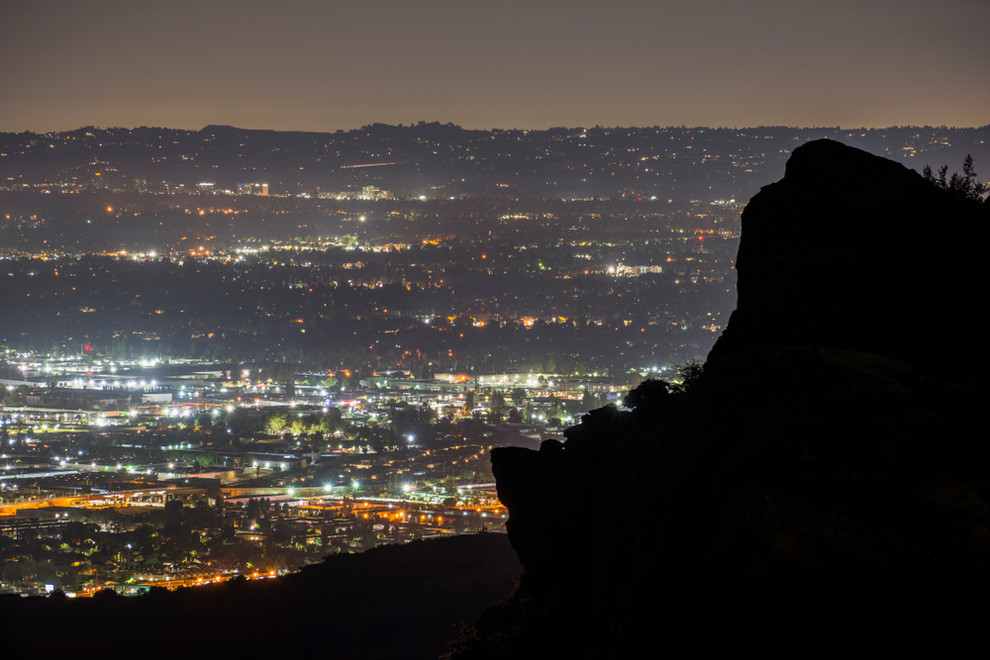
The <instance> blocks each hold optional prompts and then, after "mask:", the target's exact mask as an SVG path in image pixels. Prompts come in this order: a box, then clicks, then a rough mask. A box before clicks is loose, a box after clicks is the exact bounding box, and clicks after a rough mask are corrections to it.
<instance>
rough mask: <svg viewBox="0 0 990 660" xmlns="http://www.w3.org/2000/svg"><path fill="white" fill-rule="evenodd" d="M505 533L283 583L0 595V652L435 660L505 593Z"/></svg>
mask: <svg viewBox="0 0 990 660" xmlns="http://www.w3.org/2000/svg"><path fill="white" fill-rule="evenodd" d="M518 572H519V562H518V560H517V559H516V557H515V554H514V553H513V552H512V550H511V548H510V547H509V544H508V540H507V539H506V537H505V535H504V534H477V535H474V536H458V537H453V538H448V539H441V540H434V541H419V542H415V543H411V544H408V545H402V546H385V547H381V548H378V549H375V550H370V551H368V552H365V553H362V554H357V555H339V556H335V557H330V558H328V559H327V560H326V561H325V562H324V563H322V564H319V565H315V566H311V567H308V568H306V569H303V570H302V571H301V572H299V573H297V574H293V575H289V576H286V577H283V578H279V579H275V580H266V581H252V582H246V581H245V582H241V583H236V582H227V583H225V584H224V585H220V586H217V587H200V588H196V589H185V590H180V591H176V592H167V591H164V590H162V591H161V592H160V593H150V594H148V595H145V596H140V597H134V598H125V597H118V596H110V597H96V598H93V599H78V600H67V599H61V600H59V599H56V598H31V599H22V598H18V597H6V598H4V599H2V600H0V630H2V635H0V656H2V657H3V658H11V659H13V658H53V657H66V658H70V657H73V658H125V657H143V658H147V657H152V658H165V657H168V658H183V659H187V658H212V659H216V658H235V657H241V658H289V657H300V658H303V657H305V658H314V657H315V658H361V659H374V658H380V659H385V658H388V659H392V658H410V659H420V658H423V659H426V658H436V657H437V656H438V655H439V654H440V653H441V652H443V650H444V648H445V647H446V646H447V643H448V642H449V640H450V639H452V638H455V637H457V635H458V632H459V626H460V624H461V623H463V622H468V621H473V620H475V619H476V618H477V617H478V616H479V614H480V613H481V612H482V610H484V608H485V607H487V606H489V605H490V604H491V603H493V602H498V601H501V600H504V599H505V598H507V597H508V596H509V594H510V593H511V592H512V590H513V584H514V580H515V577H516V575H517V574H518Z"/></svg>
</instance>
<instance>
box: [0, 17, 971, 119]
mask: <svg viewBox="0 0 990 660" xmlns="http://www.w3.org/2000/svg"><path fill="white" fill-rule="evenodd" d="M988 34H990V0H940V1H939V2H936V1H934V0H925V1H917V0H857V1H844V0H843V1H828V0H823V1H820V2H810V1H806V0H695V1H689V0H682V1H670V0H656V1H633V0H610V1H607V2H605V1H598V0H529V1H516V0H503V1H502V2H488V1H482V0H460V1H456V2H455V1H448V0H347V1H341V0H322V1H309V0H287V1H285V2H280V3H276V2H255V1H252V0H237V1H236V2H235V1H230V0H219V1H212V0H201V1H199V2H186V1H184V0H179V1H172V0H170V1H169V2H150V1H144V0H130V1H126V2H117V1H110V0H91V1H88V2H82V1H64V2H54V1H42V0H27V1H20V0H18V1H11V0H0V71H2V72H0V131H21V130H32V131H49V130H65V129H71V128H77V127H80V126H83V125H95V126H100V127H105V126H124V127H134V126H141V125H148V126H168V127H173V128H188V129H198V128H201V127H202V126H204V125H207V124H232V125H235V126H239V127H243V128H272V129H281V130H295V129H299V130H319V131H329V130H336V129H341V128H342V129H349V128H354V127H358V126H361V125H364V124H369V123H373V122H385V123H392V124H395V123H410V122H416V121H420V120H425V121H441V122H448V121H449V122H453V123H455V124H459V125H461V126H465V127H469V128H496V127H498V128H547V127H551V126H591V125H595V124H601V125H604V126H618V125H621V126H652V125H661V126H672V125H675V126H679V125H687V126H702V125H703V126H740V127H741V126H756V125H771V124H774V125H779V124H784V125H797V126H837V125H839V126H843V127H860V126H867V127H876V126H890V125H896V124H899V125H904V124H930V125H943V124H944V125H949V126H980V125H984V124H987V123H990V83H988V82H987V81H988V73H990V37H988Z"/></svg>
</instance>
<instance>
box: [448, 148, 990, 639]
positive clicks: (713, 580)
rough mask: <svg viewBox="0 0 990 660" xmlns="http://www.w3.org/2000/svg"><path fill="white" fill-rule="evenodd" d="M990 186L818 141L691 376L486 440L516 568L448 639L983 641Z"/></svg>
mask: <svg viewBox="0 0 990 660" xmlns="http://www.w3.org/2000/svg"><path fill="white" fill-rule="evenodd" d="M988 220H990V217H988V214H987V206H986V205H980V204H978V203H975V202H969V201H965V200H961V199H956V198H954V197H952V196H950V195H949V194H947V193H945V192H944V191H942V190H939V189H938V188H936V187H935V186H932V185H930V184H928V183H926V182H925V181H924V180H923V179H922V178H921V177H920V176H918V175H917V174H915V173H913V172H911V171H909V170H907V169H905V168H903V167H902V166H900V165H898V164H896V163H893V162H890V161H887V160H884V159H882V158H878V157H876V156H872V155H870V154H867V153H864V152H862V151H858V150H856V149H852V148H849V147H846V146H844V145H841V144H838V143H835V142H828V141H820V142H813V143H809V144H807V145H804V146H802V147H800V148H798V149H797V150H795V152H794V154H793V155H792V158H791V160H790V161H789V163H788V165H787V171H786V175H785V177H784V178H783V179H782V180H781V181H780V182H778V183H775V184H773V185H770V186H767V187H765V188H764V189H763V190H762V191H761V192H760V193H759V194H758V195H757V196H756V197H754V199H753V200H752V201H751V202H750V204H749V205H748V206H747V207H746V210H745V212H744V214H743V234H742V241H741V246H740V250H739V257H738V263H737V268H738V275H739V282H738V290H739V302H738V308H737V310H736V312H735V313H734V314H733V316H732V318H731V320H730V322H729V324H728V327H727V329H726V331H725V333H724V335H723V336H722V337H721V338H720V340H719V342H718V343H717V344H716V346H715V348H714V349H713V350H712V352H711V354H710V356H709V359H708V362H707V364H706V367H705V370H704V373H703V375H702V377H701V378H700V380H699V381H698V382H697V383H696V384H695V385H693V386H692V387H691V388H690V389H689V390H688V391H686V392H682V393H676V394H670V395H669V396H663V397H654V398H652V399H650V400H649V401H647V402H646V403H643V404H642V405H638V406H637V407H636V409H635V410H634V411H633V412H627V413H622V412H618V411H614V410H612V411H609V410H604V411H599V412H598V413H597V414H596V415H592V416H589V417H588V418H585V421H584V423H582V425H581V426H579V427H575V429H571V430H569V432H568V434H567V435H568V441H567V442H566V443H564V444H563V445H562V446H561V445H559V443H558V444H557V445H555V446H546V447H544V448H543V449H541V451H540V452H528V451H526V450H496V451H495V452H493V455H492V461H493V466H494V470H495V475H496V479H497V481H498V484H499V491H500V496H501V497H503V501H504V502H505V503H506V504H507V506H508V507H509V510H510V539H511V541H512V543H513V547H515V548H516V549H517V551H518V552H519V554H520V558H521V560H522V563H523V564H524V567H525V573H524V576H523V580H522V583H521V586H520V589H519V591H518V593H517V595H516V597H515V598H514V599H513V600H512V601H510V603H508V604H507V605H505V606H502V607H500V608H495V609H493V610H491V611H490V612H489V613H488V614H487V615H486V616H485V617H484V618H483V619H482V620H481V622H480V623H479V625H478V630H477V635H476V636H475V637H474V638H472V639H471V640H468V641H467V642H465V643H464V645H463V649H462V650H461V653H460V655H459V656H458V657H462V658H475V657H478V658H480V657H503V656H506V655H508V654H510V653H513V654H517V655H519V654H522V655H523V656H530V655H536V654H543V655H544V657H565V656H564V655H563V654H564V653H566V654H568V655H570V656H573V657H588V658H637V657H646V656H650V657H654V656H655V655H657V653H663V652H668V653H670V654H673V656H674V657H684V656H691V655H695V656H701V657H718V656H723V657H724V656H732V657H738V656H740V655H741V654H744V655H747V656H748V655H751V654H758V655H759V656H763V657H766V656H782V657H807V656H820V657H825V656H828V657H835V656H837V655H839V654H843V655H849V654H853V655H860V654H865V653H878V652H879V653H885V654H887V653H890V652H893V651H897V650H908V649H911V650H917V649H919V648H924V647H928V648H930V649H931V650H936V651H938V652H940V653H942V654H944V653H945V652H947V651H951V650H952V649H958V648H962V645H963V644H964V643H965V642H967V641H973V640H978V639H979V636H980V634H981V631H982V627H983V626H982V623H980V622H981V621H982V620H983V619H984V617H985V616H986V615H987V614H990V612H988V609H990V598H988V597H990V440H988V438H990V434H988V433H987V430H986V421H985V417H984V415H983V413H982V408H983V406H984V405H985V401H986V395H987V386H986V385H985V378H984V373H983V372H982V370H983V368H984V367H985V366H986V362H987V360H986V349H985V347H984V345H983V342H982V338H981V337H980V336H979V335H980V332H979V331H980V330H981V327H980V324H979V323H978V322H977V320H976V319H975V318H974V314H975V312H976V310H977V309H978V307H979V306H980V305H978V304H977V301H982V300H983V298H984V297H985V296H983V295H982V292H983V288H984V286H985V285H984V282H985V281H986V277H985V274H984V272H983V269H982V267H981V266H980V263H981V261H980V260H979V259H978V258H977V250H978V249H983V247H984V245H985V243H984V242H983V240H982V239H983V238H984V237H985V235H986V232H987V226H988Z"/></svg>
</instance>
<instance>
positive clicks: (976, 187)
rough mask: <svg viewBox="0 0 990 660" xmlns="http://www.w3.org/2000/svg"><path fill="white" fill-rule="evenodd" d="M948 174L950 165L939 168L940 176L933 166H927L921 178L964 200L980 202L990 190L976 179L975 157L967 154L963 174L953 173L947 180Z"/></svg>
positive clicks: (922, 171) (989, 187)
mask: <svg viewBox="0 0 990 660" xmlns="http://www.w3.org/2000/svg"><path fill="white" fill-rule="evenodd" d="M948 173H949V166H948V165H943V166H942V167H940V168H938V175H935V174H934V173H933V172H932V167H931V165H925V167H924V169H922V170H921V176H923V177H924V178H925V181H928V182H929V183H932V184H934V185H936V186H938V187H939V188H941V189H942V190H947V191H949V192H950V193H952V194H954V195H957V196H959V197H962V198H964V199H972V200H975V201H979V200H980V199H981V198H982V197H983V195H984V193H986V192H987V191H988V190H990V186H988V185H987V184H985V183H980V181H979V180H978V179H977V178H976V170H975V169H974V168H973V157H972V156H971V155H969V154H966V158H964V159H963V171H962V174H959V173H958V172H953V173H952V176H951V177H948V178H947V177H946V175H947V174H948Z"/></svg>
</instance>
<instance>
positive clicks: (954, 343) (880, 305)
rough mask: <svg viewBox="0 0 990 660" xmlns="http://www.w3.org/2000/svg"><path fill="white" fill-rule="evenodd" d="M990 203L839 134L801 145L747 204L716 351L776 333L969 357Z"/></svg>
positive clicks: (927, 362)
mask: <svg viewBox="0 0 990 660" xmlns="http://www.w3.org/2000/svg"><path fill="white" fill-rule="evenodd" d="M988 210H990V207H988V206H987V205H985V204H984V205H981V204H976V203H973V202H970V201H968V200H965V199H961V198H959V197H956V196H954V195H951V194H949V193H948V192H946V191H944V190H941V189H939V188H938V187H936V186H933V185H928V184H927V183H926V182H925V181H924V180H923V179H922V178H921V176H920V175H919V174H918V173H917V172H914V171H912V170H908V169H907V168H905V167H904V166H902V165H899V164H898V163H894V162H892V161H889V160H886V159H883V158H880V157H878V156H873V155H871V154H868V153H866V152H864V151H860V150H858V149H854V148H852V147H847V146H845V145H843V144H840V143H838V142H835V141H832V140H819V141H816V142H809V143H807V144H805V145H803V146H801V147H798V148H797V149H795V150H794V153H793V154H792V155H791V158H790V160H789V161H788V162H787V169H786V173H785V175H784V178H783V179H782V180H781V181H778V182H777V183H774V184H772V185H769V186H766V187H764V188H763V189H762V190H761V191H760V193H758V194H757V195H756V196H755V197H754V198H753V199H752V200H751V201H750V203H749V204H748V205H747V206H746V209H745V210H744V211H743V215H742V240H741V242H740V247H739V254H738V257H737V259H736V270H737V272H738V276H739V281H738V286H737V290H738V303H737V306H736V310H735V312H733V315H732V318H731V319H730V321H729V324H728V327H727V329H726V331H725V333H724V334H723V335H722V337H721V338H720V339H719V341H718V343H717V344H716V345H715V348H714V349H713V350H712V352H711V355H710V356H709V359H710V360H712V361H717V360H720V359H721V358H722V357H723V356H725V355H727V354H729V353H732V352H736V351H738V350H741V349H743V348H746V347H752V346H770V345H779V344H787V345H808V346H828V347H834V348H847V349H852V350H857V351H864V352H870V353H876V354H879V355H888V356H892V357H897V358H901V359H907V360H909V361H911V362H912V363H916V364H919V365H921V366H925V367H932V368H935V369H939V368H944V367H943V366H941V365H944V364H945V363H952V362H955V361H960V360H969V359H972V357H973V355H972V354H971V350H972V347H974V346H976V345H977V344H979V343H982V341H981V340H980V339H979V336H980V335H981V334H982V328H981V325H982V324H981V323H978V322H975V319H974V318H973V317H972V312H971V311H970V310H971V309H972V308H973V306H974V305H977V304H978V301H982V300H983V299H984V298H985V296H986V277H985V272H986V271H985V269H984V268H983V267H982V266H981V265H980V264H981V263H982V262H983V261H984V260H985V255H984V252H983V251H984V250H985V249H986V243H985V240H986V239H987V237H988V227H990V213H988Z"/></svg>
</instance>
